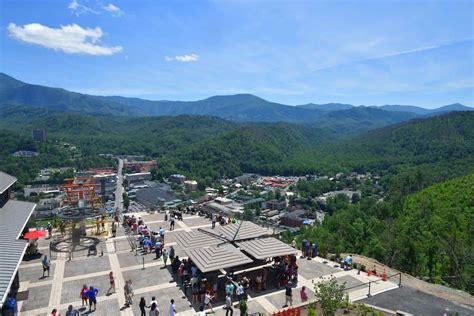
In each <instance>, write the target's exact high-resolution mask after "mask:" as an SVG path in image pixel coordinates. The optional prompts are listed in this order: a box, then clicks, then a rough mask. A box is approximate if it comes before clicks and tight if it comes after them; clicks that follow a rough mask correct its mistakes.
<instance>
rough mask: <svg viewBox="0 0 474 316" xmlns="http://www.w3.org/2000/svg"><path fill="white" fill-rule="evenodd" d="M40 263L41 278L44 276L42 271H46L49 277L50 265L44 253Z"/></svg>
mask: <svg viewBox="0 0 474 316" xmlns="http://www.w3.org/2000/svg"><path fill="white" fill-rule="evenodd" d="M41 264H42V265H43V278H44V273H45V272H46V271H48V277H49V267H50V265H51V262H50V261H49V259H48V256H46V255H44V257H43V260H42V261H41Z"/></svg>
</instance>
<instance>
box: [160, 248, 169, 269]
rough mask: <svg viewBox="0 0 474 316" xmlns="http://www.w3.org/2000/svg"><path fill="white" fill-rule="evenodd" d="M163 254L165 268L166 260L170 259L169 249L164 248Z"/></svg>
mask: <svg viewBox="0 0 474 316" xmlns="http://www.w3.org/2000/svg"><path fill="white" fill-rule="evenodd" d="M161 255H162V256H163V262H164V264H165V268H166V262H167V261H168V250H166V248H165V249H163V253H162V254H161Z"/></svg>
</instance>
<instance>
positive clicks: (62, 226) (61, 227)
mask: <svg viewBox="0 0 474 316" xmlns="http://www.w3.org/2000/svg"><path fill="white" fill-rule="evenodd" d="M59 231H60V232H61V237H64V235H65V234H66V223H65V222H64V221H61V223H59Z"/></svg>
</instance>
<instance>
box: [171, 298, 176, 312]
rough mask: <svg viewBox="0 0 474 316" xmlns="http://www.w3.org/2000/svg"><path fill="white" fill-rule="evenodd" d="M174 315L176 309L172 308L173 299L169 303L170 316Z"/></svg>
mask: <svg viewBox="0 0 474 316" xmlns="http://www.w3.org/2000/svg"><path fill="white" fill-rule="evenodd" d="M175 315H176V308H175V306H174V299H171V301H170V316H175Z"/></svg>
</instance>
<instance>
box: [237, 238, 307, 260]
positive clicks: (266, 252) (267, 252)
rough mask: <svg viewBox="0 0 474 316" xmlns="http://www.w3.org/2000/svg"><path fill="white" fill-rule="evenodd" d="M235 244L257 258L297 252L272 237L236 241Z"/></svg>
mask: <svg viewBox="0 0 474 316" xmlns="http://www.w3.org/2000/svg"><path fill="white" fill-rule="evenodd" d="M237 246H238V247H239V248H240V249H241V250H243V251H245V252H246V253H248V254H249V255H250V256H252V257H254V258H255V259H258V260H262V259H266V258H272V257H280V256H286V255H295V254H297V252H298V251H297V250H296V249H295V248H293V247H291V246H290V245H287V244H285V243H284V242H282V241H280V240H278V239H276V238H273V237H268V238H260V239H253V240H248V241H242V242H237Z"/></svg>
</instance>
